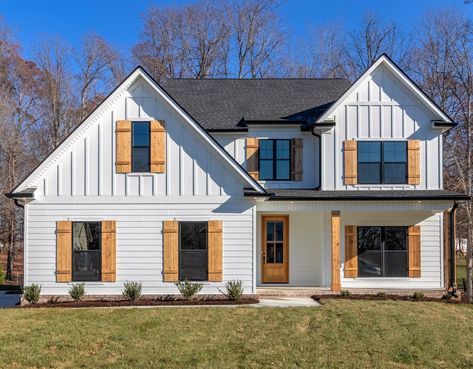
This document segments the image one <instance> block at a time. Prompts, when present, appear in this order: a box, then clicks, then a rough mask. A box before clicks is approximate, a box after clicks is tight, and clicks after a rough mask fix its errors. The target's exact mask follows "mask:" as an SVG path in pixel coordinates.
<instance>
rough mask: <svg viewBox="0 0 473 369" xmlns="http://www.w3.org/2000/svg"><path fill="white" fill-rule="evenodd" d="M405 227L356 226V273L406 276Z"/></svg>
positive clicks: (377, 275) (373, 275) (362, 275)
mask: <svg viewBox="0 0 473 369" xmlns="http://www.w3.org/2000/svg"><path fill="white" fill-rule="evenodd" d="M408 265H409V264H408V253H407V227H358V275H359V276H360V277H407V275H408Z"/></svg>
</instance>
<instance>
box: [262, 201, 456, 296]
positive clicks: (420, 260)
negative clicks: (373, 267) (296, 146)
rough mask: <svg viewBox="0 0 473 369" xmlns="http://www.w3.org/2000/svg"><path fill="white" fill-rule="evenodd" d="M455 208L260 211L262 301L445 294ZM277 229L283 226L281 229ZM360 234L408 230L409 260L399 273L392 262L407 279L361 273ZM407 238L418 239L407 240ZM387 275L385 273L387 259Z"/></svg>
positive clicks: (417, 204)
mask: <svg viewBox="0 0 473 369" xmlns="http://www.w3.org/2000/svg"><path fill="white" fill-rule="evenodd" d="M451 206H452V203H451V202H450V201H402V202H401V201H397V202H394V201H392V202H384V201H383V202H379V201H373V202H370V201H365V202H358V201H357V202H355V201H350V202H346V201H345V202H340V201H332V202H329V201H323V202H322V201H304V202H302V201H301V202H299V201H270V202H262V203H258V205H257V247H256V260H257V263H256V276H257V278H256V289H257V294H258V296H273V297H274V296H294V297H296V296H297V297H306V296H311V295H323V294H331V293H334V292H339V291H340V290H341V289H344V290H345V289H346V290H350V291H351V292H352V293H362V294H367V293H368V294H369V293H377V292H379V291H383V292H385V293H386V294H391V293H393V294H400V293H402V294H405V293H408V294H411V293H413V291H419V290H422V291H425V292H426V293H428V294H429V295H438V294H442V293H443V292H444V291H445V289H446V287H447V286H448V284H449V281H448V277H449V275H448V274H449V273H448V266H449V257H448V256H449V251H448V249H447V246H448V244H447V243H446V242H444V236H446V235H448V232H446V231H445V230H444V226H445V225H444V219H448V217H446V216H444V212H445V211H448V209H449V208H451ZM333 209H337V210H333ZM278 221H280V222H282V223H283V224H282V225H281V226H279V228H277V227H278V226H277V224H275V223H277V222H278ZM268 222H269V223H268ZM285 222H287V224H286V223H285ZM273 223H274V224H273ZM271 227H273V229H272V230H268V228H271ZM347 227H348V228H347ZM357 227H364V228H366V227H375V228H382V229H384V228H398V229H405V232H406V233H405V234H406V236H405V241H404V242H405V246H404V252H405V254H404V256H402V257H403V258H404V259H403V260H401V261H400V263H401V264H399V265H398V264H397V263H398V261H397V260H395V261H392V260H391V261H389V263H391V264H389V265H391V268H392V265H394V267H395V268H396V267H397V268H398V270H401V271H402V270H405V275H404V274H402V273H401V275H389V273H384V270H383V271H382V272H381V273H380V275H377V276H367V275H363V274H362V273H358V264H359V263H358V255H357V252H358V249H357V246H356V242H357V232H356V229H357ZM347 229H348V230H351V233H349V232H348V231H347ZM409 230H415V231H416V232H418V233H412V232H411V233H410V234H409ZM281 232H283V233H284V235H281V234H280V233H281ZM383 232H384V231H383ZM409 240H410V241H409ZM349 242H351V243H352V246H351V247H348V246H347V245H348V243H349ZM383 242H384V241H383ZM353 243H354V245H353ZM409 243H410V244H411V247H408V244H409ZM414 243H417V246H416V247H414V246H413V245H414ZM353 246H354V247H353ZM382 247H383V249H384V244H383V246H382ZM386 253H387V252H386ZM382 257H383V258H384V254H383V256H382ZM393 263H394V264H393ZM268 264H269V268H268ZM271 264H273V265H271ZM275 264H278V265H277V266H276V265H275ZM386 265H388V262H386ZM382 268H383V269H384V268H388V266H385V265H384V259H383V262H382Z"/></svg>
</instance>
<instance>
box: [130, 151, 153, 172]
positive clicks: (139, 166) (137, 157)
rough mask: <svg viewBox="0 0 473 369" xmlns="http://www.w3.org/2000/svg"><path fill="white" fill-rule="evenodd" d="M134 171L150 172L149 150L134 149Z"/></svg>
mask: <svg viewBox="0 0 473 369" xmlns="http://www.w3.org/2000/svg"><path fill="white" fill-rule="evenodd" d="M132 164H133V171H134V172H148V171H149V148H148V147H134V148H133V163H132Z"/></svg>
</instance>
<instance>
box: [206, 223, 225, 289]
mask: <svg viewBox="0 0 473 369" xmlns="http://www.w3.org/2000/svg"><path fill="white" fill-rule="evenodd" d="M222 238H223V237H222V221H221V220H210V221H209V226H208V246H207V247H208V279H209V281H210V282H220V281H222V279H223V276H222V274H223V273H222Z"/></svg>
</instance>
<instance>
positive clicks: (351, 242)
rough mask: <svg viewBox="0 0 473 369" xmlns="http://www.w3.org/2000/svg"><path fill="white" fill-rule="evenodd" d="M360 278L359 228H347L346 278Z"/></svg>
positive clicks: (350, 226) (349, 226)
mask: <svg viewBox="0 0 473 369" xmlns="http://www.w3.org/2000/svg"><path fill="white" fill-rule="evenodd" d="M356 277H358V246H357V227H356V226H353V225H346V226H345V278H356Z"/></svg>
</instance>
